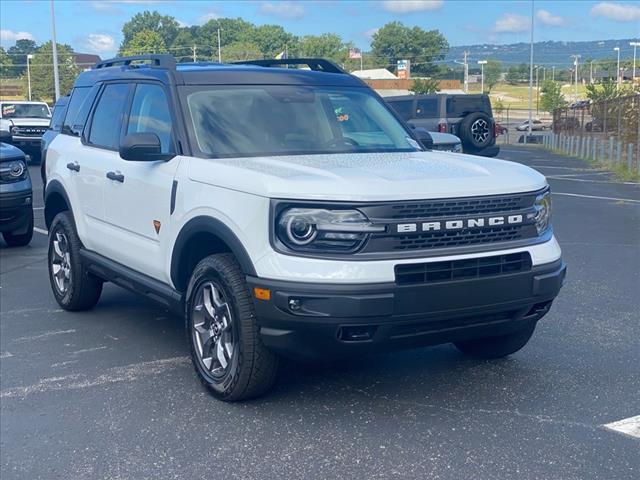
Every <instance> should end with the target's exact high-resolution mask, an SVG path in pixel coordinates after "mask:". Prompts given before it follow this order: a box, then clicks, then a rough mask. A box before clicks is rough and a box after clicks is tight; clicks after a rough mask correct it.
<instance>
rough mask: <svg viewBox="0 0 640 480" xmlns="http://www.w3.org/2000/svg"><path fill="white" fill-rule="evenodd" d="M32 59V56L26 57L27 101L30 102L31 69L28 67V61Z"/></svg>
mask: <svg viewBox="0 0 640 480" xmlns="http://www.w3.org/2000/svg"><path fill="white" fill-rule="evenodd" d="M32 58H33V55H31V54H28V55H27V86H28V89H29V101H31V68H30V66H29V60H31V59H32Z"/></svg>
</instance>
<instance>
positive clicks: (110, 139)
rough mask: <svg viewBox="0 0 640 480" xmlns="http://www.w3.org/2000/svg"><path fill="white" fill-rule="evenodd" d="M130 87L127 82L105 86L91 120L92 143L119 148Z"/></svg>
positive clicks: (113, 148) (90, 136)
mask: <svg viewBox="0 0 640 480" xmlns="http://www.w3.org/2000/svg"><path fill="white" fill-rule="evenodd" d="M129 89H130V85H129V84H127V83H112V84H109V85H106V86H105V87H104V90H103V91H102V94H101V95H100V99H99V100H98V105H97V106H96V108H95V110H94V112H93V119H92V120H91V131H90V132H89V143H90V144H92V145H94V146H96V147H103V148H107V149H109V150H117V149H118V146H119V144H120V133H121V131H122V117H123V115H124V109H125V105H126V103H127V100H128V97H129Z"/></svg>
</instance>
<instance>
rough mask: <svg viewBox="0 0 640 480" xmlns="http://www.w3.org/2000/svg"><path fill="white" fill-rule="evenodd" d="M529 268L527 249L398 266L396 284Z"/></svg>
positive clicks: (442, 280)
mask: <svg viewBox="0 0 640 480" xmlns="http://www.w3.org/2000/svg"><path fill="white" fill-rule="evenodd" d="M529 270H531V256H530V255H529V253H528V252H519V253H511V254H508V255H495V256H491V257H483V258H471V259H465V260H450V261H445V262H431V263H413V264H407V265H397V266H396V283H397V284H398V285H416V284H424V283H437V282H447V281H450V280H468V279H476V278H483V277H493V276H497V275H507V274H511V273H520V272H527V271H529Z"/></svg>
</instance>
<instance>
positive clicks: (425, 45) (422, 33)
mask: <svg viewBox="0 0 640 480" xmlns="http://www.w3.org/2000/svg"><path fill="white" fill-rule="evenodd" d="M371 46H372V49H373V54H374V55H375V56H376V57H378V58H379V59H380V61H383V60H384V61H385V62H386V64H387V65H388V66H395V65H396V62H397V61H398V60H410V61H411V69H412V71H413V72H414V73H417V74H421V75H428V76H430V75H431V74H433V73H435V72H436V71H437V65H436V64H435V63H434V62H436V61H438V60H444V57H445V55H446V53H447V51H448V50H449V43H448V42H447V40H446V39H445V38H444V36H443V35H442V34H441V33H440V32H439V31H438V30H428V31H426V30H423V29H421V28H420V27H413V28H409V27H406V26H404V25H403V24H402V23H401V22H391V23H387V24H386V25H384V26H383V27H382V28H381V29H380V30H378V31H377V32H376V33H375V34H374V35H373V42H372V43H371Z"/></svg>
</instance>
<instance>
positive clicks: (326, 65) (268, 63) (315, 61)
mask: <svg viewBox="0 0 640 480" xmlns="http://www.w3.org/2000/svg"><path fill="white" fill-rule="evenodd" d="M233 63H234V64H235V65H257V66H260V67H277V66H280V65H307V66H308V67H309V68H310V69H311V70H313V71H316V72H327V73H342V74H346V73H347V72H345V71H344V70H343V69H342V68H340V67H339V66H338V65H336V64H335V63H333V62H332V61H331V60H326V59H324V58H273V59H264V60H246V61H244V62H233Z"/></svg>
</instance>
